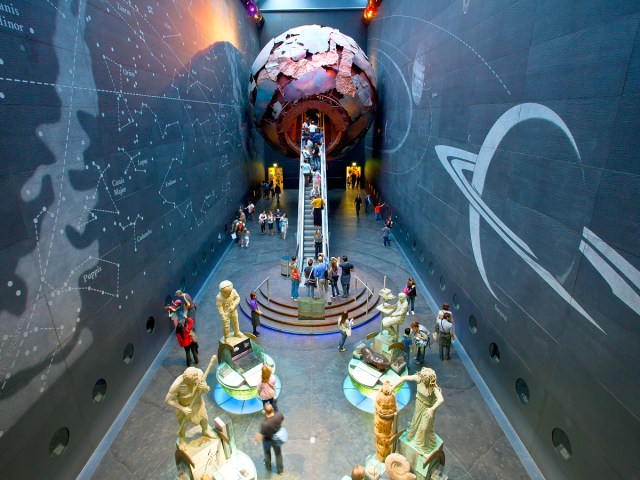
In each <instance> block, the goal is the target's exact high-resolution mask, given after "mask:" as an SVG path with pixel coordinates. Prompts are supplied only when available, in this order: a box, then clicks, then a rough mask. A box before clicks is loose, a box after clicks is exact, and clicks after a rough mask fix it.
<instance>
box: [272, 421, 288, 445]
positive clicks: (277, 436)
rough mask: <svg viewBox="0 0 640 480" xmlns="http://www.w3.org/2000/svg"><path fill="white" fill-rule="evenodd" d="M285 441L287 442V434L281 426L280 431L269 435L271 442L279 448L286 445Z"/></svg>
mask: <svg viewBox="0 0 640 480" xmlns="http://www.w3.org/2000/svg"><path fill="white" fill-rule="evenodd" d="M287 440H289V432H287V429H286V428H284V427H283V426H280V429H279V430H278V431H277V432H276V433H274V434H273V435H271V441H272V442H273V443H275V444H276V445H278V446H279V447H280V446H282V445H283V444H285V443H287Z"/></svg>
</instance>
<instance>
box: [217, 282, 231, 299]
mask: <svg viewBox="0 0 640 480" xmlns="http://www.w3.org/2000/svg"><path fill="white" fill-rule="evenodd" d="M231 292H233V283H231V282H230V281H229V280H223V281H222V282H220V293H221V294H222V296H223V297H224V298H229V297H230V296H231Z"/></svg>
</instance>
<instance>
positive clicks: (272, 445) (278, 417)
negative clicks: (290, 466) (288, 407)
mask: <svg viewBox="0 0 640 480" xmlns="http://www.w3.org/2000/svg"><path fill="white" fill-rule="evenodd" d="M263 412H264V416H265V419H264V420H263V421H262V424H261V425H260V433H257V434H256V439H257V440H261V441H262V451H263V452H264V460H263V462H264V466H265V467H266V468H267V470H271V449H273V453H274V455H275V457H276V468H277V469H278V473H282V472H284V466H283V463H282V450H281V448H280V443H278V442H275V441H274V440H273V438H272V437H273V435H275V434H276V432H277V431H278V430H280V427H282V423H283V422H284V415H282V412H277V413H276V412H275V411H274V409H273V407H272V406H271V404H267V405H265V406H264V410H263Z"/></svg>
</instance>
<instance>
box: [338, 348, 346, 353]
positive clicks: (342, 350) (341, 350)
mask: <svg viewBox="0 0 640 480" xmlns="http://www.w3.org/2000/svg"><path fill="white" fill-rule="evenodd" d="M338 351H339V352H344V351H346V350H345V349H344V348H339V349H338Z"/></svg>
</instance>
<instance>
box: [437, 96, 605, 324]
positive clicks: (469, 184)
mask: <svg viewBox="0 0 640 480" xmlns="http://www.w3.org/2000/svg"><path fill="white" fill-rule="evenodd" d="M532 119H537V120H545V121H548V122H551V123H552V124H553V125H555V126H557V127H558V128H559V129H561V130H562V132H563V133H564V134H565V135H566V137H567V139H568V140H569V141H570V143H571V146H572V147H573V149H574V151H575V153H576V154H577V155H578V158H579V156H580V153H579V152H578V147H577V145H576V142H575V140H574V138H573V136H572V135H571V132H570V131H569V128H568V127H567V125H566V124H565V123H564V122H563V120H562V119H561V118H560V117H559V116H558V115H557V114H556V113H555V112H553V111H552V110H551V109H549V108H548V107H545V106H544V105H540V104H537V103H524V104H521V105H516V106H515V107H512V108H510V109H509V110H508V111H506V112H505V113H504V114H503V115H502V116H501V117H500V118H499V119H498V121H496V123H495V124H494V125H493V127H491V130H490V131H489V133H488V134H487V136H486V138H485V140H484V142H483V144H482V146H481V148H480V152H479V153H478V154H474V153H472V152H468V151H466V150H461V149H459V148H455V147H450V146H446V145H438V146H436V147H435V150H436V153H437V155H438V158H439V159H440V162H441V163H442V166H443V167H444V168H445V169H446V171H447V173H448V174H449V175H450V176H451V178H452V180H453V181H454V182H455V184H456V185H457V187H458V188H459V189H460V192H462V193H463V194H464V196H465V197H466V199H467V200H468V201H469V230H470V236H471V246H472V249H473V256H474V258H475V262H476V265H477V267H478V270H479V273H480V276H481V277H482V280H483V282H484V284H485V285H486V287H487V288H488V289H489V291H490V292H491V294H492V295H493V296H494V297H495V298H496V299H497V300H498V301H500V298H499V297H498V295H496V293H495V291H494V290H493V288H492V286H491V284H490V283H489V279H488V278H487V273H486V269H485V266H484V262H483V259H482V245H481V243H480V219H481V218H482V219H483V220H484V221H485V222H487V224H488V225H490V227H491V228H492V229H493V230H494V231H495V233H496V234H497V235H498V236H500V238H501V239H502V240H503V241H504V242H505V243H506V244H507V245H508V246H509V247H510V248H511V249H512V250H513V251H514V252H515V253H516V254H517V255H518V256H519V257H520V258H522V260H524V261H525V262H526V263H527V265H528V266H529V268H531V269H532V270H533V271H534V272H535V273H536V274H537V275H538V276H540V278H542V279H543V280H544V281H545V282H546V283H547V284H548V285H549V286H550V287H551V288H553V290H554V291H555V292H556V293H557V294H558V295H559V296H560V297H561V298H562V299H563V300H565V301H566V302H567V303H569V304H570V305H571V306H572V307H573V308H574V309H575V310H577V311H578V312H579V313H580V314H581V315H582V316H583V317H584V318H586V319H587V320H588V321H589V322H590V323H591V324H592V325H594V326H595V327H596V328H598V330H600V331H601V332H602V333H605V332H604V330H603V329H602V327H600V325H598V323H597V322H596V321H595V320H594V319H593V318H592V317H591V316H590V315H589V314H588V313H587V312H586V311H585V309H584V308H582V306H580V304H579V303H578V302H576V300H575V299H573V298H572V296H571V294H570V293H569V292H568V291H567V290H566V289H565V288H564V286H563V285H562V284H561V283H560V282H559V281H558V280H557V279H556V278H555V277H554V276H553V275H552V274H551V273H550V272H549V271H548V270H546V269H545V268H544V267H543V266H542V265H541V264H540V262H539V259H538V257H537V256H536V254H535V252H533V251H532V250H531V248H530V247H529V246H528V245H527V244H526V243H525V242H524V241H523V240H522V239H521V238H520V237H518V235H516V234H515V233H514V232H513V231H512V230H511V229H510V228H509V227H508V226H507V225H506V224H505V223H504V222H503V221H502V220H501V219H500V218H499V217H498V216H497V215H496V213H495V212H493V211H492V209H491V207H489V206H488V205H487V204H486V203H485V201H484V200H483V199H482V192H483V190H484V184H485V180H486V177H487V172H488V170H489V166H490V165H491V160H492V158H493V155H494V153H495V151H496V148H497V147H498V146H499V144H500V142H501V141H502V139H503V138H504V137H505V135H506V134H507V133H508V132H509V131H510V130H511V129H512V128H514V127H515V126H516V125H518V124H519V123H521V122H523V121H526V120H532ZM465 171H467V172H471V173H472V177H471V181H469V180H468V179H467V177H465V175H464V172H465ZM592 263H593V262H592ZM605 279H606V278H605ZM607 281H609V279H607ZM609 283H610V284H611V282H609Z"/></svg>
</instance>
